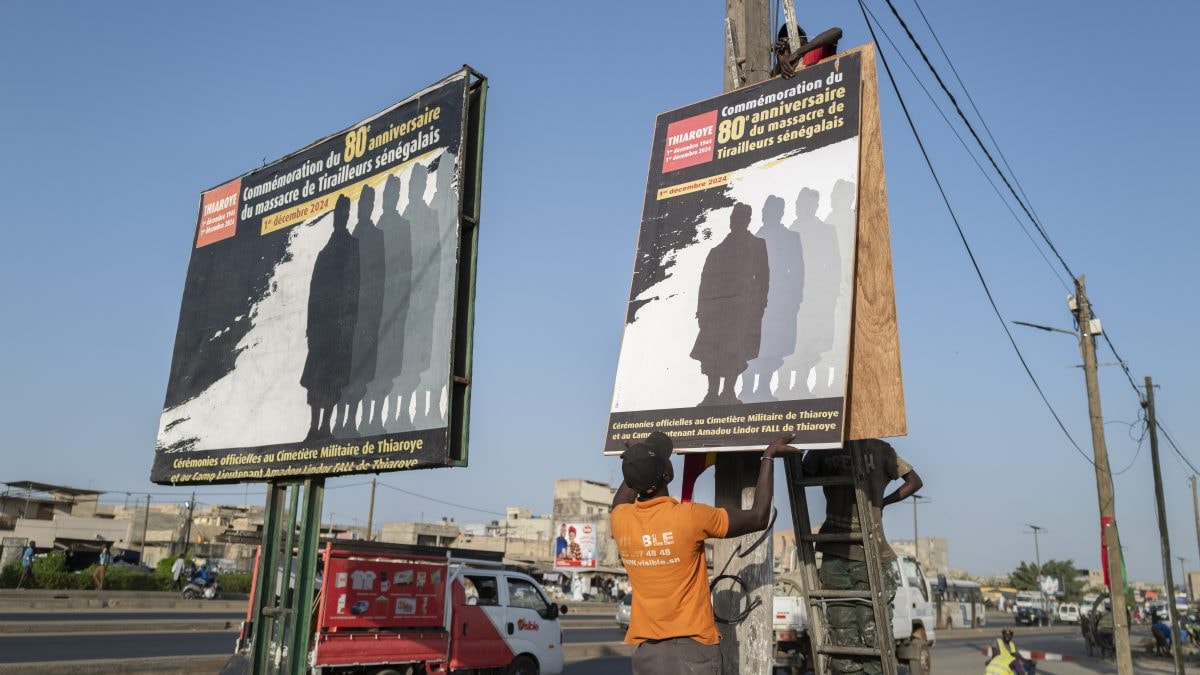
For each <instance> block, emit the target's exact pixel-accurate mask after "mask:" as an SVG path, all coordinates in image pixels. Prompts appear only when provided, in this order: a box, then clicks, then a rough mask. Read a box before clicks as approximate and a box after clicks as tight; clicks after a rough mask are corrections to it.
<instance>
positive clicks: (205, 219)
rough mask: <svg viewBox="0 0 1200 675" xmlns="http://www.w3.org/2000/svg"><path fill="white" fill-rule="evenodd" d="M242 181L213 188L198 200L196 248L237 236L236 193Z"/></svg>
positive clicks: (240, 189) (234, 181)
mask: <svg viewBox="0 0 1200 675" xmlns="http://www.w3.org/2000/svg"><path fill="white" fill-rule="evenodd" d="M241 191H242V179H241V178H238V179H237V180H233V181H230V182H228V183H226V184H224V185H222V186H221V187H218V188H213V189H212V190H209V191H208V192H205V193H204V195H203V196H202V197H201V198H200V223H199V224H198V225H197V226H196V248H200V247H202V246H208V245H209V244H213V243H216V242H218V241H221V240H222V239H228V238H230V237H232V236H233V235H235V234H237V219H238V193H240V192H241Z"/></svg>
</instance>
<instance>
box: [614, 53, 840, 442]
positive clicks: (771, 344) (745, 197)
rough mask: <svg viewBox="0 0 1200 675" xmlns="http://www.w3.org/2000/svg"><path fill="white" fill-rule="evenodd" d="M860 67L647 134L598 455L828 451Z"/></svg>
mask: <svg viewBox="0 0 1200 675" xmlns="http://www.w3.org/2000/svg"><path fill="white" fill-rule="evenodd" d="M860 68H861V63H860V58H859V56H858V55H857V54H849V55H846V56H843V57H841V58H840V59H836V60H830V61H826V62H824V63H821V64H818V65H816V66H813V67H811V68H808V69H806V70H803V71H801V72H800V73H798V74H797V75H796V76H795V77H793V78H791V79H786V80H785V79H773V80H769V81H767V82H764V83H762V84H759V85H756V86H753V87H746V88H744V89H740V90H737V91H734V92H730V93H727V94H724V95H722V96H719V97H717V98H713V99H710V100H707V101H703V102H700V103H695V104H692V105H689V106H686V107H684V108H680V109H678V110H673V111H671V112H667V113H664V114H662V115H660V116H659V117H658V121H657V124H656V125H655V133H654V146H653V150H652V154H651V159H650V170H649V177H648V179H647V186H646V197H645V205H644V209H643V216H642V227H641V234H640V237H639V240H638V246H637V258H636V261H635V264H634V274H633V284H632V289H631V291H630V296H629V308H628V312H627V314H626V318H625V333H624V338H623V340H622V344H621V353H620V360H619V363H618V366H617V377H616V384H615V387H614V391H613V400H612V409H611V414H610V417H609V428H608V432H607V436H606V442H605V452H607V453H610V454H615V453H619V452H621V451H623V450H624V447H625V441H628V440H633V439H638V438H641V437H643V436H645V435H646V434H647V433H649V432H650V431H652V430H655V429H657V430H660V431H663V432H665V433H667V434H668V435H670V436H671V437H672V439H673V440H674V442H675V446H676V448H677V449H680V450H684V451H687V450H693V451H700V450H735V449H741V448H747V447H761V446H762V445H765V444H766V443H769V442H770V441H771V440H773V439H774V438H777V437H778V436H780V435H781V434H783V433H790V432H794V433H795V434H796V439H795V443H794V445H797V446H798V447H809V448H819V447H835V446H839V445H840V444H841V441H842V434H843V417H844V405H845V394H846V384H847V378H846V371H847V365H848V356H849V344H850V322H851V307H852V301H853V279H854V251H855V235H856V230H857V227H856V222H857V220H856V204H857V182H858V165H859V110H860V94H861V92H860V79H861V78H860Z"/></svg>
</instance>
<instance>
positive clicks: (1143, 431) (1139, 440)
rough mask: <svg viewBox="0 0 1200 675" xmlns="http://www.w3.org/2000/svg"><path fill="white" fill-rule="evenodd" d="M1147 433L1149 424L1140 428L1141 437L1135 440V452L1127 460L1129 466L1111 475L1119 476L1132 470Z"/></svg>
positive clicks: (1140, 452)
mask: <svg viewBox="0 0 1200 675" xmlns="http://www.w3.org/2000/svg"><path fill="white" fill-rule="evenodd" d="M1143 422H1144V420H1143ZM1130 428H1131V429H1132V425H1131V427H1130ZM1149 432H1150V425H1149V424H1143V426H1142V435H1141V437H1140V438H1138V439H1137V443H1138V444H1137V451H1136V452H1134V453H1133V459H1131V460H1129V465H1128V466H1126V467H1125V468H1124V469H1121V470H1120V471H1113V472H1112V475H1114V476H1120V475H1121V474H1123V473H1125V472H1126V471H1128V470H1130V469H1132V468H1133V465H1134V464H1135V463H1137V459H1138V455H1140V454H1142V445H1143V444H1144V443H1145V440H1146V434H1148V433H1149ZM1110 471H1111V469H1110Z"/></svg>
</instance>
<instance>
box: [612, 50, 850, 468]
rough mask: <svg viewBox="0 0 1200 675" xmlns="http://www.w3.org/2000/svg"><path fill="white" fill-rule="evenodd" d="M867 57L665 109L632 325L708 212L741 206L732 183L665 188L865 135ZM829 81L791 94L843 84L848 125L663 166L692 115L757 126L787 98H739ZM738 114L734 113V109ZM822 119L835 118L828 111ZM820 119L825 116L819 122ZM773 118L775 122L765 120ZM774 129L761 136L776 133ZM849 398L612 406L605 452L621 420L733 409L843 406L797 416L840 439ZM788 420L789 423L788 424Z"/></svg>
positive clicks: (799, 436)
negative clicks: (671, 133) (670, 142)
mask: <svg viewBox="0 0 1200 675" xmlns="http://www.w3.org/2000/svg"><path fill="white" fill-rule="evenodd" d="M861 68H862V63H861V58H860V56H859V55H858V54H848V55H845V56H842V57H840V58H838V59H835V60H830V61H826V62H823V63H820V64H817V65H815V66H812V67H810V68H806V69H805V70H803V71H801V72H800V73H797V75H796V77H794V78H790V79H786V80H785V79H782V78H775V79H771V80H767V81H766V82H763V83H760V84H758V85H754V86H751V87H746V88H743V89H739V90H736V91H733V92H729V93H726V94H723V95H721V96H717V97H714V98H712V99H708V100H706V101H701V102H698V103H693V104H691V105H687V106H684V107H682V108H678V109H676V110H672V111H670V112H666V113H663V114H661V115H659V116H658V118H657V121H656V124H655V130H654V144H653V146H652V152H651V157H650V168H649V172H648V176H647V180H646V194H645V199H644V203H643V211H642V213H643V216H642V225H641V232H640V236H639V238H638V247H637V253H636V260H635V263H634V274H633V282H632V284H631V288H630V295H629V305H628V310H627V314H626V323H627V324H631V323H634V322H635V321H637V313H638V310H639V309H640V308H641V307H642V306H644V305H645V304H647V303H648V302H649V301H648V300H639V298H640V297H641V296H642V295H643V294H644V293H645V291H646V290H647V289H649V288H650V287H652V286H654V285H655V284H657V283H659V282H661V281H663V280H664V279H666V278H668V277H669V276H670V275H671V274H672V266H673V263H672V262H671V261H670V258H669V255H668V254H669V253H671V252H673V251H675V250H678V249H680V248H682V247H684V246H687V245H688V244H690V243H692V242H695V241H697V237H698V232H699V228H700V225H701V224H702V221H703V219H704V217H705V214H706V213H708V212H710V211H712V210H715V209H720V208H727V207H731V206H733V203H734V200H733V199H732V198H731V197H730V196H729V194H728V190H727V188H726V187H724V186H721V187H713V188H708V189H702V190H697V191H694V192H689V193H685V194H681V195H677V196H673V197H669V198H666V199H661V200H660V199H659V198H658V191H659V190H660V189H662V188H665V187H669V186H677V185H681V184H685V183H689V182H691V181H695V180H700V179H704V178H708V177H711V176H716V175H720V174H725V173H729V172H734V171H738V170H740V169H744V168H746V167H748V166H750V165H752V164H754V163H756V162H759V161H762V160H765V159H771V158H776V157H783V156H789V155H793V154H796V153H805V152H811V151H813V150H816V149H819V148H822V147H826V146H829V145H833V144H835V143H839V142H842V141H845V140H848V139H851V138H854V137H856V136H858V135H859V128H860V113H861V93H862V92H861ZM834 73H836V74H838V75H840V78H841V79H840V80H838V81H836V82H833V83H829V82H828V78H829V77H830V75H831V74H834ZM818 80H819V81H820V82H822V85H823V86H821V87H818V88H815V89H812V90H811V91H806V92H804V93H797V94H796V95H795V96H791V97H788V98H786V99H784V100H785V101H788V102H795V101H801V100H803V99H805V98H806V97H809V96H815V95H819V94H821V93H823V92H826V91H829V90H832V89H836V88H839V87H844V88H845V90H846V91H845V95H844V97H843V98H840V99H837V101H838V102H841V103H844V109H843V110H842V111H841V112H840V113H838V115H839V116H840V117H841V118H842V119H843V124H842V126H840V127H836V128H830V129H827V130H824V131H821V132H820V133H816V134H814V135H812V136H811V137H809V138H804V137H802V136H797V137H795V138H791V139H789V140H787V141H779V142H775V143H773V144H772V145H770V146H769V147H765V148H761V149H757V150H749V151H746V152H742V153H739V154H736V155H733V156H730V157H725V158H718V157H717V154H716V151H715V150H714V156H713V159H712V160H710V161H707V162H703V163H700V164H695V165H692V166H688V167H683V168H680V169H675V170H672V171H668V172H666V173H664V172H663V158H664V156H665V153H666V139H667V129H668V126H669V125H670V124H672V123H674V122H678V121H680V120H686V119H689V118H692V117H695V116H698V115H702V114H704V113H709V112H712V111H717V124H718V125H719V124H720V122H721V120H723V119H727V118H732V117H734V116H737V115H745V116H747V118H748V119H747V125H748V126H749V123H750V121H749V118H750V117H751V116H752V115H753V114H754V113H756V112H759V111H762V110H770V109H771V108H773V107H774V106H777V105H779V103H780V102H779V101H776V102H773V103H765V104H763V105H756V106H755V107H754V108H753V109H749V110H744V111H742V112H733V111H732V110H726V109H732V108H734V107H735V106H738V105H739V104H745V103H747V102H749V101H756V102H757V101H759V100H760V98H765V97H767V96H772V95H778V94H780V93H782V92H787V91H788V90H790V89H792V88H794V87H797V85H798V84H801V83H805V82H815V81H818ZM726 113H730V114H728V115H727V114H726ZM822 119H829V117H827V116H823V117H822ZM816 123H819V120H818V121H817V122H816ZM764 124H769V122H767V123H764ZM804 126H807V124H801V125H798V126H789V127H787V128H786V129H784V130H781V131H780V132H778V133H783V132H784V131H789V130H794V129H798V128H802V127H804ZM771 135H772V134H770V133H768V134H765V135H763V136H758V138H763V137H765V136H771ZM732 145H736V143H732V142H730V143H726V144H724V145H722V144H720V143H718V144H717V145H716V148H717V149H719V148H721V147H728V146H732ZM843 405H844V398H843V397H832V398H824V399H803V400H793V401H779V402H773V403H749V404H739V405H719V406H704V407H695V408H679V409H670V410H647V411H626V412H612V413H610V416H609V426H608V430H607V432H606V434H605V452H606V453H619V452H621V451H622V450H623V449H624V443H623V440H619V439H614V438H613V434H614V433H617V434H620V433H621V430H614V429H613V425H614V424H618V423H622V422H625V423H629V422H635V423H636V422H649V421H654V420H660V419H668V418H674V417H703V418H708V417H726V416H728V415H748V414H755V413H764V412H780V413H785V412H787V411H795V412H799V411H804V410H813V411H818V410H836V411H838V412H839V415H838V416H837V417H836V418H834V419H833V420H805V419H798V420H796V421H797V422H806V421H807V422H810V423H812V422H826V421H833V422H835V425H834V428H833V429H831V430H821V431H806V430H797V433H796V440H795V442H796V443H812V444H825V443H840V442H841V440H842V432H843V426H844V424H843V422H844V420H843V418H842V415H841V412H842V410H843ZM782 423H786V422H782ZM707 426H713V427H716V426H722V425H707ZM652 430H653V427H647V428H644V429H640V430H632V429H631V430H624V431H625V432H626V433H628V432H635V433H634V436H635V438H642V437H644V436H645V435H646V434H648V433H649V432H650V431H652ZM661 430H662V431H664V432H666V433H668V434H669V435H670V434H671V431H672V430H671V429H670V428H664V429H661ZM783 433H784V432H783V431H767V432H759V433H734V434H726V435H719V436H705V437H698V436H692V437H688V438H683V437H680V438H676V440H675V444H676V447H677V448H702V447H713V448H719V447H734V446H757V445H767V444H768V443H770V442H771V441H773V440H775V439H776V438H778V437H779V436H781V435H782V434H783Z"/></svg>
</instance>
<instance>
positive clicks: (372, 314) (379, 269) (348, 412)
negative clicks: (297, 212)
mask: <svg viewBox="0 0 1200 675" xmlns="http://www.w3.org/2000/svg"><path fill="white" fill-rule="evenodd" d="M374 211H375V189H374V188H372V187H370V186H367V187H364V188H363V189H362V194H360V195H359V197H358V223H357V224H356V225H355V226H354V238H355V239H357V240H358V250H359V253H358V260H359V284H358V321H357V322H355V327H354V349H353V353H354V357H353V359H352V360H351V365H350V383H349V384H348V385H347V386H346V390H345V393H344V394H343V395H342V414H341V418H340V419H339V420H338V426H337V429H336V430H335V431H334V435H335V436H338V437H339V438H348V437H352V436H355V435H358V428H357V427H358V424H357V418H358V404H359V401H362V420H363V426H364V428H365V427H367V426H369V424H370V422H371V421H372V419H373V416H374V415H375V414H376V410H375V408H376V407H377V406H382V404H383V401H376V400H375V397H374V396H367V391H368V388H369V386H370V384H371V382H372V380H374V379H375V369H376V365H377V361H378V358H377V354H378V346H379V319H380V317H381V316H382V313H383V279H384V269H385V268H384V257H385V253H384V250H385V249H384V241H383V231H382V230H380V229H379V228H377V227H375V223H373V222H371V214H372V212H374Z"/></svg>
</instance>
